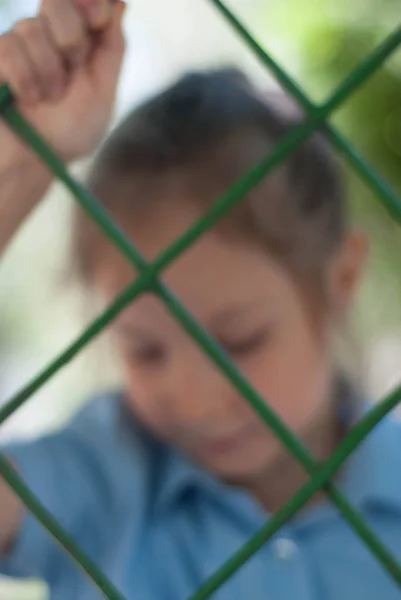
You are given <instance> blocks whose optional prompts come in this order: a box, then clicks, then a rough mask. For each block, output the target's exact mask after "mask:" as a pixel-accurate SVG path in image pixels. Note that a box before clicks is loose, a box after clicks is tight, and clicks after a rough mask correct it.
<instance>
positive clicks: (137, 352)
mask: <svg viewBox="0 0 401 600" xmlns="http://www.w3.org/2000/svg"><path fill="white" fill-rule="evenodd" d="M130 355H131V358H132V360H133V361H135V362H136V363H138V364H142V365H152V366H153V365H155V366H156V365H161V364H163V363H164V362H165V360H166V358H167V352H166V349H165V348H164V347H163V346H162V345H160V344H144V345H142V346H140V347H137V348H134V349H132V350H131V352H130Z"/></svg>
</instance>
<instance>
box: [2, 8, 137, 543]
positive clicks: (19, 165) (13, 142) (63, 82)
mask: <svg viewBox="0 0 401 600" xmlns="http://www.w3.org/2000/svg"><path fill="white" fill-rule="evenodd" d="M124 7H125V5H124V3H123V2H121V1H119V0H117V1H116V0H95V1H94V0H43V1H42V4H41V9H40V14H39V15H38V16H37V17H35V18H33V19H26V20H24V21H21V22H19V23H17V25H16V26H15V28H14V29H13V30H12V31H10V32H7V33H5V34H4V35H2V36H0V83H1V82H7V83H8V85H9V87H10V89H11V90H12V92H13V94H14V96H15V99H16V103H17V108H18V109H19V110H20V111H21V113H22V114H23V115H24V116H25V118H26V119H28V121H29V122H30V123H31V124H32V125H33V126H34V127H35V128H36V129H37V130H38V131H39V133H40V134H41V135H42V136H43V137H44V138H45V139H46V140H47V141H48V143H49V144H51V146H52V147H53V148H54V150H55V151H56V152H57V153H58V154H59V155H60V156H61V158H62V159H64V160H65V161H66V162H69V161H73V160H76V159H78V158H80V157H82V156H85V155H87V154H89V153H90V152H91V151H92V150H93V149H94V148H95V146H96V144H97V143H98V141H99V140H100V138H101V137H102V135H103V134H104V132H105V129H106V128H107V126H108V124H109V121H110V117H111V114H112V109H113V105H114V99H115V93H116V87H117V83H118V78H119V73H120V67H121V63H122V59H123V54H124V40H123V34H122V29H121V21H122V16H123V10H124ZM51 180H52V177H51V174H50V173H49V172H48V171H47V168H46V167H45V166H44V165H43V164H42V163H41V162H40V160H39V159H38V158H37V157H36V156H35V155H34V154H33V153H32V152H31V151H30V150H29V149H28V148H27V147H26V146H25V145H24V144H23V143H22V142H21V141H19V140H18V139H17V137H16V136H15V134H14V133H13V132H12V131H11V130H10V129H9V128H8V126H7V125H6V124H5V123H4V122H2V120H1V118H0V257H1V254H2V253H3V252H4V250H5V248H6V246H7V244H8V243H9V241H10V240H11V238H12V236H13V234H14V233H15V232H16V230H17V229H18V227H19V226H20V225H21V223H22V221H23V220H24V219H25V218H26V217H27V216H28V215H29V213H30V212H31V211H32V210H33V209H34V207H35V206H36V205H37V204H38V202H39V201H40V200H41V198H42V197H43V195H44V194H45V193H46V191H47V189H48V188H49V186H50V184H51ZM42 458H43V460H47V458H46V456H44V457H42ZM22 513H23V511H22V507H21V505H20V503H19V501H18V500H17V499H16V497H15V496H14V494H13V493H12V492H11V491H10V490H9V489H8V487H7V486H6V484H5V483H4V482H3V481H2V480H1V477H0V553H1V552H3V553H4V552H5V551H6V550H7V549H8V548H9V547H10V545H11V544H12V542H13V539H14V537H15V535H16V533H17V531H18V529H19V525H20V522H21V517H22Z"/></svg>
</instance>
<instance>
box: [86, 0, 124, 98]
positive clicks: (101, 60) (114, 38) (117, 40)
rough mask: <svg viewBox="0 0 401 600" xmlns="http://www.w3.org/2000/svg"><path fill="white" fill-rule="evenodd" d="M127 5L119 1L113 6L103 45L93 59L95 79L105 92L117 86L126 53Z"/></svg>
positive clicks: (103, 36)
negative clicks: (125, 25) (124, 27)
mask: <svg viewBox="0 0 401 600" xmlns="http://www.w3.org/2000/svg"><path fill="white" fill-rule="evenodd" d="M126 8H127V5H126V3H125V2H122V1H121V0H118V1H117V2H115V4H114V6H113V15H112V17H111V20H110V23H109V25H108V27H107V29H105V30H104V31H103V32H102V39H101V43H100V44H99V46H98V47H97V49H96V53H95V56H94V57H93V63H92V69H93V74H94V77H95V78H96V79H97V81H98V83H99V86H100V87H101V88H102V89H103V90H104V91H110V92H111V91H112V90H114V89H115V87H116V86H117V82H118V78H119V75H120V71H121V65H122V62H123V58H124V53H125V39H124V33H123V26H122V25H123V17H124V14H125V10H126Z"/></svg>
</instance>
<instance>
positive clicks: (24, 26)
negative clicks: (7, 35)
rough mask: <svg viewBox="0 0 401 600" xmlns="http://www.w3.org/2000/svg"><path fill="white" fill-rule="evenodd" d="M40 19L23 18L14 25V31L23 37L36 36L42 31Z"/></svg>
mask: <svg viewBox="0 0 401 600" xmlns="http://www.w3.org/2000/svg"><path fill="white" fill-rule="evenodd" d="M40 29H41V28H40V23H39V21H38V19H23V20H22V21H19V22H18V23H16V25H15V26H14V32H15V33H16V34H17V35H19V36H21V37H24V38H25V37H36V36H37V35H38V33H39V32H40Z"/></svg>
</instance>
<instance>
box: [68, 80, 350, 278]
mask: <svg viewBox="0 0 401 600" xmlns="http://www.w3.org/2000/svg"><path fill="white" fill-rule="evenodd" d="M277 100H278V102H277ZM286 104H288V100H286V98H285V97H284V96H281V95H277V94H271V95H270V96H269V94H266V95H265V96H262V95H261V94H260V93H259V92H258V91H257V90H256V89H255V88H254V87H253V85H252V84H251V83H250V81H249V80H248V79H247V78H246V76H245V75H243V74H242V73H241V72H240V71H238V70H236V69H222V70H216V71H206V72H196V73H190V74H187V75H185V76H184V77H182V78H181V79H179V80H178V81H177V82H176V83H174V85H172V86H171V87H170V88H168V89H167V90H165V91H163V92H162V93H160V94H159V95H157V96H155V97H154V98H152V99H151V100H149V101H147V102H145V103H144V104H143V105H141V106H140V107H139V108H137V109H136V110H134V111H132V112H131V113H130V114H129V115H128V116H127V117H126V118H125V120H124V121H123V122H122V123H121V124H120V125H119V126H118V127H117V128H116V129H115V130H114V132H113V133H112V134H111V136H110V137H109V138H108V140H107V141H106V142H105V144H104V145H103V147H102V148H101V149H100V152H99V154H98V156H97V158H96V160H95V161H94V165H93V168H92V171H91V173H90V176H89V180H88V184H89V187H90V189H91V191H92V192H93V193H94V194H95V195H96V197H97V198H98V199H99V201H100V202H101V204H102V205H103V206H104V207H105V208H106V210H107V211H108V212H109V213H110V214H111V216H112V217H114V218H115V219H117V220H118V219H119V218H122V217H123V218H124V221H123V222H126V219H127V217H128V218H131V217H132V218H135V217H136V216H138V215H139V214H140V211H141V210H148V211H153V213H152V214H154V218H157V202H162V201H163V196H164V195H165V194H164V193H163V190H164V189H165V188H166V186H170V187H171V185H181V186H182V187H184V188H185V190H186V191H187V192H188V194H187V197H189V198H192V199H195V200H197V201H199V203H203V205H208V204H209V205H210V204H212V203H213V202H214V201H215V200H217V198H218V197H219V195H220V194H222V193H224V192H225V191H226V190H227V189H228V188H229V187H230V186H231V185H233V184H234V183H235V182H236V181H237V180H238V178H239V177H240V176H242V175H244V174H245V173H246V172H247V171H248V170H249V169H250V168H251V167H252V166H254V165H255V164H256V163H257V162H258V161H259V160H260V159H261V158H262V157H263V156H265V155H266V153H267V152H268V151H269V150H270V149H272V148H273V147H274V146H275V144H277V142H278V141H279V140H280V139H281V138H282V137H283V136H284V135H285V134H286V133H288V131H289V130H290V129H291V128H292V127H294V125H296V124H297V123H299V122H300V121H301V120H302V118H303V116H302V114H300V113H299V112H298V111H295V112H294V111H291V110H290V111H287V110H282V107H283V105H286ZM220 227H225V229H226V231H231V232H236V233H237V234H240V235H247V236H248V237H249V236H250V235H251V237H250V239H257V240H259V241H261V242H262V243H263V244H264V245H265V246H266V248H268V249H269V251H270V252H271V253H273V255H275V256H276V257H277V258H279V259H280V260H282V261H283V263H284V264H285V265H286V266H287V267H288V268H291V269H292V270H293V271H294V272H296V273H297V274H298V275H299V277H300V279H302V278H304V279H305V278H306V277H308V278H309V279H312V280H314V282H315V284H316V282H317V281H318V280H319V278H321V275H322V272H324V266H325V264H326V262H327V260H328V258H329V257H330V256H331V255H332V253H333V252H334V251H335V250H336V248H337V247H338V245H339V243H340V241H341V239H342V236H343V234H344V230H345V208H344V192H343V186H342V178H341V176H340V172H339V167H338V165H337V163H336V162H335V160H334V158H333V156H332V155H331V153H330V151H329V148H328V144H327V143H326V141H325V139H324V137H323V136H322V135H321V134H320V133H316V134H314V135H313V136H312V137H311V138H309V140H308V141H307V142H305V143H304V144H303V145H302V146H301V147H300V148H299V149H298V150H297V151H296V152H294V153H293V154H292V155H291V156H290V157H289V158H288V159H287V160H286V161H285V163H284V164H283V165H281V166H280V167H279V168H278V169H275V171H274V172H273V173H272V174H271V175H270V176H269V177H266V178H265V179H264V181H263V182H262V183H260V184H259V185H258V186H257V187H256V188H255V189H254V190H252V192H250V193H249V194H248V195H247V197H246V198H244V199H243V200H242V202H240V204H239V205H238V206H237V207H236V208H235V209H234V210H233V211H232V212H231V213H229V215H228V216H227V217H226V218H225V219H224V221H223V222H222V224H221V225H220ZM75 233H76V235H75V252H76V256H77V260H78V265H79V268H80V270H81V272H82V273H83V274H84V275H85V276H86V277H88V276H90V274H91V273H92V271H93V268H94V266H95V264H96V260H97V258H98V257H97V254H96V248H97V247H98V244H99V243H100V241H101V240H102V234H101V233H99V232H98V231H97V229H96V227H95V226H94V225H92V224H91V223H90V222H89V220H88V219H87V218H85V217H83V215H82V214H80V215H77V222H76V230H75ZM102 243H105V241H104V240H103V241H102ZM315 287H316V286H315Z"/></svg>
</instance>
